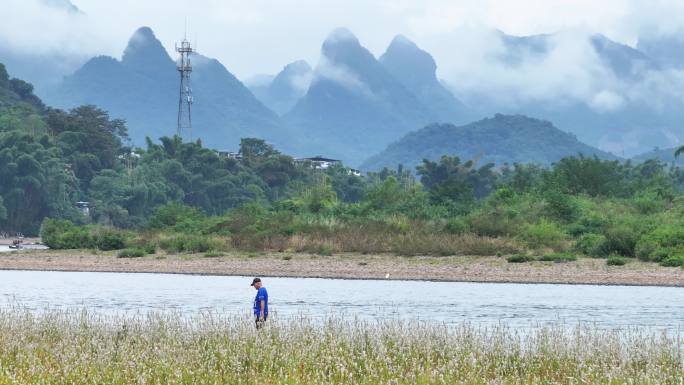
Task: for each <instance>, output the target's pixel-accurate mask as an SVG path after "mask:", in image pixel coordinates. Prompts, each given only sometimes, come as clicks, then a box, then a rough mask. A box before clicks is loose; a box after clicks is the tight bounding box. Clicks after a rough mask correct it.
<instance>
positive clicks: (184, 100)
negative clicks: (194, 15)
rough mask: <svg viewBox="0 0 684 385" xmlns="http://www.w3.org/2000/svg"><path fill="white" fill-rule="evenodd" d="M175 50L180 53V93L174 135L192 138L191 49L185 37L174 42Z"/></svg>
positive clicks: (178, 63) (178, 64)
mask: <svg viewBox="0 0 684 385" xmlns="http://www.w3.org/2000/svg"><path fill="white" fill-rule="evenodd" d="M176 52H178V54H179V55H180V57H179V58H178V62H177V63H176V68H177V69H178V72H179V73H180V93H179V96H178V127H177V129H176V135H178V136H179V137H182V136H183V134H184V133H187V135H188V136H189V138H190V139H192V112H191V110H192V108H191V107H192V103H193V97H192V87H191V86H190V73H191V72H192V64H191V63H190V54H192V52H193V49H192V47H191V46H190V42H189V41H188V39H187V38H183V41H181V43H180V45H178V44H176Z"/></svg>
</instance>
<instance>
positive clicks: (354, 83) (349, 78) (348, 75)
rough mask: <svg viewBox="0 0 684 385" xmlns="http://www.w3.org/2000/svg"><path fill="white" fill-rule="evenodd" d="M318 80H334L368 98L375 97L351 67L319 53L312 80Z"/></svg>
mask: <svg viewBox="0 0 684 385" xmlns="http://www.w3.org/2000/svg"><path fill="white" fill-rule="evenodd" d="M319 80H328V81H332V82H335V83H337V84H339V85H340V86H342V87H344V88H346V89H348V90H350V91H353V92H357V93H360V94H362V95H364V96H366V97H368V98H374V97H375V96H374V94H373V91H371V89H370V88H368V86H367V85H366V84H365V83H364V82H363V81H362V80H361V79H360V78H359V76H358V75H357V74H356V73H355V72H354V71H353V70H352V69H350V68H348V67H347V66H345V65H344V64H341V63H335V62H333V61H332V60H330V59H328V58H327V57H326V56H325V55H321V58H320V60H319V61H318V65H317V66H316V69H315V71H314V74H313V79H312V82H313V83H315V82H317V81H319Z"/></svg>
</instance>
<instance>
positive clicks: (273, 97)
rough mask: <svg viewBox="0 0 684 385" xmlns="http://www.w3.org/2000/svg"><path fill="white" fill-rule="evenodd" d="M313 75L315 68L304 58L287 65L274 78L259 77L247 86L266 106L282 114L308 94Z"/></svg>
mask: <svg viewBox="0 0 684 385" xmlns="http://www.w3.org/2000/svg"><path fill="white" fill-rule="evenodd" d="M312 77H313V70H312V69H311V66H310V65H309V63H307V62H305V61H304V60H298V61H296V62H293V63H290V64H288V65H286V66H285V67H284V68H283V70H282V71H280V73H278V75H276V76H275V77H273V78H272V79H267V80H266V81H263V80H265V79H263V78H262V79H259V80H262V81H261V82H260V81H256V82H255V83H254V84H248V85H247V86H248V87H249V89H250V90H251V91H252V93H253V94H254V96H256V97H257V98H258V99H259V100H260V101H261V102H262V103H264V104H265V105H266V107H268V108H270V109H271V110H273V111H275V112H276V113H278V114H279V115H282V114H284V113H286V112H288V111H290V110H291V109H292V107H294V105H295V104H297V101H299V99H300V98H301V97H302V96H304V95H305V94H306V91H307V90H308V89H309V84H310V83H311V78H312Z"/></svg>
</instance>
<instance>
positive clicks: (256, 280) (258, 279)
mask: <svg viewBox="0 0 684 385" xmlns="http://www.w3.org/2000/svg"><path fill="white" fill-rule="evenodd" d="M257 282H261V278H254V279H253V280H252V284H251V285H249V286H254V284H255V283H257Z"/></svg>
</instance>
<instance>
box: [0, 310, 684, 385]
mask: <svg viewBox="0 0 684 385" xmlns="http://www.w3.org/2000/svg"><path fill="white" fill-rule="evenodd" d="M683 346H684V340H683V339H682V337H681V336H679V335H672V334H670V335H665V334H657V333H655V334H654V333H650V332H646V331H640V330H628V331H624V330H623V331H606V330H600V329H596V328H593V327H576V328H573V329H571V330H570V329H568V328H565V327H561V326H554V327H546V328H538V329H535V330H533V331H532V332H529V333H523V334H518V333H517V332H515V331H513V330H510V329H506V328H502V327H498V328H489V329H487V328H478V327H473V326H470V325H462V326H457V327H447V326H439V325H428V324H422V323H417V322H401V321H392V322H377V323H369V322H362V321H349V320H342V319H339V318H330V319H327V320H313V319H310V318H306V317H302V318H297V319H289V320H287V321H285V320H281V321H278V320H270V321H269V325H268V327H266V328H264V329H263V330H261V331H260V332H258V333H257V332H255V330H254V325H253V323H252V322H251V320H249V319H247V318H240V317H228V318H226V317H221V316H217V315H215V314H204V315H202V316H197V317H194V318H184V317H180V316H178V315H169V314H156V315H147V316H141V317H137V318H131V317H104V316H95V315H90V314H88V313H86V312H82V313H75V312H54V311H53V312H46V313H41V314H35V313H30V312H26V311H22V310H16V309H10V310H0V384H459V383H463V384H537V383H539V384H682V383H683V381H684V379H683V375H684V374H683V372H684V363H683V360H684V354H683V349H684V347H683Z"/></svg>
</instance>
